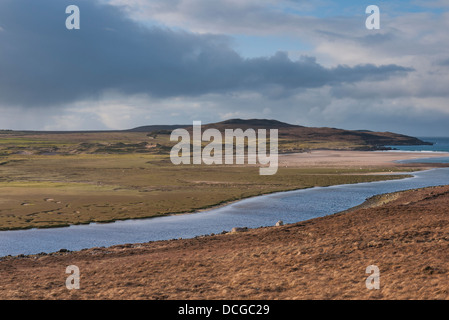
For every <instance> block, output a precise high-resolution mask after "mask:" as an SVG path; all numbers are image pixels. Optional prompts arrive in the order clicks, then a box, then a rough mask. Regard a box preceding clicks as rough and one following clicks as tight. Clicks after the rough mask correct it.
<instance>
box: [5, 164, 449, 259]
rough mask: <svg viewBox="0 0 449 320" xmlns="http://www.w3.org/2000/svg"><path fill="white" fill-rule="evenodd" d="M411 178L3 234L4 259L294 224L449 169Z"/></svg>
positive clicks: (436, 178) (431, 179) (445, 174)
mask: <svg viewBox="0 0 449 320" xmlns="http://www.w3.org/2000/svg"><path fill="white" fill-rule="evenodd" d="M413 175H414V177H412V178H405V179H401V180H393V181H379V182H370V183H359V184H350V185H338V186H331V187H316V188H310V189H303V190H296V191H289V192H280V193H275V194H270V195H265V196H259V197H255V198H249V199H245V200H241V201H238V202H235V203H232V204H230V205H227V206H224V207H220V208H217V209H212V210H208V211H203V212H198V213H192V214H185V215H175V216H167V217H159V218H152V219H143V220H127V221H118V222H114V223H108V224H90V225H78V226H70V227H67V228H56V229H30V230H18V231H2V232H0V257H1V256H6V255H18V254H36V253H40V252H46V253H49V252H55V251H58V250H59V249H61V248H64V249H68V250H81V249H83V248H92V247H101V246H105V247H107V246H112V245H116V244H125V243H142V242H148V241H156V240H169V239H177V238H192V237H195V236H198V235H205V234H211V233H220V232H222V231H223V230H226V231H229V230H231V229H232V228H233V227H249V228H256V227H261V226H273V225H274V224H275V223H276V222H277V221H278V220H283V221H284V223H295V222H300V221H304V220H308V219H312V218H317V217H321V216H325V215H329V214H333V213H336V212H340V211H343V210H346V209H349V208H351V207H354V206H356V205H359V204H361V203H363V202H364V201H365V199H366V198H368V197H371V196H373V195H377V194H382V193H389V192H395V191H400V190H408V189H414V188H422V187H429V186H438V185H446V184H449V168H441V169H432V170H427V171H421V172H417V173H414V174H413Z"/></svg>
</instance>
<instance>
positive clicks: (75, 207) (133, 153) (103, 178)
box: [0, 133, 403, 230]
mask: <svg viewBox="0 0 449 320" xmlns="http://www.w3.org/2000/svg"><path fill="white" fill-rule="evenodd" d="M148 145H150V146H154V147H150V148H148ZM169 146H170V142H169V138H168V136H167V135H162V136H156V137H149V136H147V134H144V133H74V134H40V135H36V134H22V135H20V134H11V133H5V134H3V135H2V134H0V154H3V155H2V156H1V157H0V230H12V229H24V228H33V227H38V228H44V227H60V226H67V225H70V224H86V223H90V222H110V221H115V220H124V219H130V218H133V219H137V218H147V217H155V216H161V215H167V214H174V213H186V212H193V211H196V210H201V209H205V208H210V207H213V206H217V205H220V204H223V203H227V202H230V201H235V200H238V199H242V198H246V197H252V196H257V195H261V194H266V193H271V192H277V191H284V190H293V189H300V188H309V187H314V186H329V185H335V184H347V183H358V182H368V181H378V180H386V179H397V178H400V177H403V176H396V175H388V176H383V175H366V173H369V172H382V171H385V172H387V171H389V170H390V169H391V168H379V169H377V168H373V169H341V170H336V169H325V168H324V169H323V168H316V169H311V168H309V169H304V168H290V167H289V168H279V170H278V173H277V174H276V175H273V176H261V175H259V169H258V167H257V166H248V165H246V166H237V165H235V166H229V165H226V166H205V165H201V166H200V165H196V166H194V165H191V166H190V165H184V166H175V165H173V164H172V163H171V162H170V159H169V157H168V151H167V148H168V147H169ZM395 170H397V168H395Z"/></svg>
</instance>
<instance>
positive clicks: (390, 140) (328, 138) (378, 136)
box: [127, 119, 432, 150]
mask: <svg viewBox="0 0 449 320" xmlns="http://www.w3.org/2000/svg"><path fill="white" fill-rule="evenodd" d="M177 128H186V129H187V130H189V129H191V128H192V125H191V124H189V125H155V126H144V127H138V128H134V129H131V130H127V131H129V132H154V131H159V130H174V129H177ZM209 128H215V129H218V130H220V131H222V132H224V130H225V129H237V128H241V129H243V130H246V129H248V128H253V129H261V128H264V129H278V130H279V131H278V133H279V139H280V140H281V139H282V140H283V141H284V142H286V141H287V142H288V141H291V142H292V143H294V142H309V143H313V142H329V143H331V144H332V143H334V144H340V145H341V144H342V143H347V144H348V145H353V146H354V145H355V146H357V149H359V150H373V149H382V147H383V146H387V145H392V146H396V145H431V144H432V143H429V142H425V141H422V140H420V139H418V138H415V137H411V136H407V135H403V134H398V133H392V132H374V131H369V130H344V129H337V128H327V127H322V128H314V127H304V126H299V125H292V124H289V123H285V122H281V121H277V120H268V119H248V120H244V119H230V120H225V121H221V122H216V123H209V124H203V125H202V129H203V130H206V129H209Z"/></svg>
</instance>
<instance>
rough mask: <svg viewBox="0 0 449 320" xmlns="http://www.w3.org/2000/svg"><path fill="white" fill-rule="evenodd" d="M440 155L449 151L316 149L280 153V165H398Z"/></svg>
mask: <svg viewBox="0 0 449 320" xmlns="http://www.w3.org/2000/svg"><path fill="white" fill-rule="evenodd" d="M439 157H449V153H448V152H441V153H433V152H432V153H422V152H383V151H334V150H315V151H311V152H307V153H291V154H280V155H279V167H308V168H312V167H321V168H329V167H332V168H336V167H338V168H345V167H351V168H357V167H359V168H370V167H391V166H397V165H398V164H397V163H394V161H397V160H408V159H424V158H439ZM429 166H431V165H429Z"/></svg>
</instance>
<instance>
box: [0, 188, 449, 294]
mask: <svg viewBox="0 0 449 320" xmlns="http://www.w3.org/2000/svg"><path fill="white" fill-rule="evenodd" d="M373 205H380V206H374V207H373ZM448 207H449V186H444V187H436V188H428V189H420V190H416V191H409V192H401V193H398V194H394V195H387V196H384V197H376V198H375V199H374V200H371V201H369V202H368V204H367V205H365V206H364V207H363V208H358V209H356V210H350V211H348V212H345V213H339V214H335V215H331V216H327V217H323V218H318V219H313V220H309V221H306V222H302V223H297V224H291V225H286V226H282V227H270V228H261V229H254V230H250V231H248V232H244V233H234V234H223V235H214V236H208V237H199V238H196V239H190V240H173V241H161V242H154V243H146V244H136V245H122V246H114V247H111V248H96V249H89V250H83V251H80V252H74V253H55V254H51V255H41V256H38V255H35V256H28V257H21V258H18V257H6V258H1V259H0V298H1V299H29V298H32V299H449V282H448V275H449V256H448V249H449V213H448ZM68 265H77V266H78V267H79V268H80V272H81V289H80V290H72V291H69V290H67V289H66V288H65V279H66V276H67V275H66V274H65V268H66V267H67V266H68ZM369 265H377V266H378V267H379V269H380V272H381V273H380V286H381V287H380V290H368V289H366V286H365V280H366V278H367V276H368V274H366V273H365V270H366V267H367V266H369Z"/></svg>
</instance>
